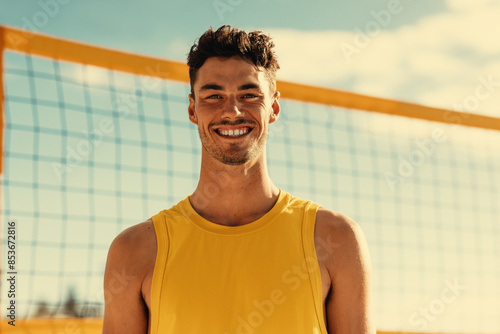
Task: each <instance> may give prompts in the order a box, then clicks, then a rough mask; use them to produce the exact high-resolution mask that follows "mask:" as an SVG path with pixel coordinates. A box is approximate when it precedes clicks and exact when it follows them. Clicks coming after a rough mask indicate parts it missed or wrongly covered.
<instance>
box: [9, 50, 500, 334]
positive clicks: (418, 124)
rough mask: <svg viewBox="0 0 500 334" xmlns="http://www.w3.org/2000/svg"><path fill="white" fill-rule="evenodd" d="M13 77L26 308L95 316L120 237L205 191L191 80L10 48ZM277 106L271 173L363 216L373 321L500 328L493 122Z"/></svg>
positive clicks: (14, 172) (12, 216) (12, 163)
mask: <svg viewBox="0 0 500 334" xmlns="http://www.w3.org/2000/svg"><path fill="white" fill-rule="evenodd" d="M4 82H5V123H6V127H5V131H4V171H3V175H2V180H1V182H2V196H1V198H2V204H1V205H2V207H1V208H2V221H3V226H4V227H5V226H6V224H5V222H6V221H11V220H15V221H16V222H17V225H18V231H17V234H18V241H17V249H18V261H17V267H18V273H19V276H18V290H19V294H18V296H17V303H18V317H20V318H32V317H59V316H69V317H100V316H102V312H103V295H104V292H103V289H102V279H103V273H104V266H105V260H106V254H107V250H108V248H109V245H110V243H111V241H112V239H113V238H114V237H115V236H116V235H117V234H118V233H119V232H120V231H122V230H123V229H125V228H126V227H128V226H131V225H134V224H136V223H139V222H141V221H144V220H146V219H147V218H149V217H151V215H153V214H156V213H157V212H158V211H160V210H163V209H165V208H169V207H170V206H171V205H173V204H175V203H177V202H178V201H180V200H182V199H183V198H185V196H186V195H187V194H189V193H191V192H192V191H193V189H194V188H195V187H196V184H197V180H198V175H199V168H200V152H201V145H200V141H199V137H198V133H197V129H196V127H195V126H194V125H192V124H191V123H190V122H189V121H188V118H187V102H188V101H187V95H188V93H189V86H188V85H187V84H183V83H177V82H174V81H169V80H160V79H156V78H152V77H145V76H138V75H132V74H125V73H122V72H118V71H112V70H105V69H101V68H97V67H92V66H87V65H82V64H74V63H66V62H59V61H57V60H48V59H42V58H37V57H32V56H29V55H23V54H17V53H11V52H6V53H5V70H4ZM281 106H282V113H281V116H280V119H279V121H278V122H276V123H274V124H272V125H271V126H270V133H269V140H268V148H267V149H268V166H269V170H270V174H271V178H272V179H273V181H274V183H275V184H276V185H277V186H278V187H280V188H282V189H284V190H286V191H288V192H291V193H292V194H294V195H296V196H298V197H302V198H307V199H312V200H314V201H315V202H317V203H319V204H321V205H323V206H325V207H327V208H329V209H332V210H335V211H339V212H342V213H344V214H347V215H348V216H350V217H351V218H352V219H353V220H355V221H356V222H357V223H358V224H359V225H360V226H361V227H362V229H363V231H364V233H365V236H366V238H367V241H368V245H369V249H370V255H371V260H372V266H373V293H374V301H373V303H374V310H375V317H376V320H377V328H379V329H383V330H394V331H430V332H471V333H472V332H474V333H477V332H481V333H494V332H498V329H499V328H500V318H499V317H498V309H500V287H499V284H498V277H500V262H499V261H498V258H499V256H500V245H499V243H498V240H499V238H500V227H499V224H498V220H499V217H500V216H499V208H498V203H500V201H499V200H500V198H499V197H500V196H499V188H500V176H499V175H498V170H500V161H499V160H498V157H497V156H496V153H497V152H498V150H499V148H500V133H499V132H498V131H492V130H483V129H476V128H470V127H463V126H460V125H459V124H460V121H461V120H460V119H459V118H458V119H455V120H454V123H452V124H443V123H434V122H427V121H422V120H417V119H410V118H403V117H398V116H391V115H385V114H379V113H373V112H366V111H360V110H349V109H343V108H337V107H330V106H324V105H318V104H311V103H305V102H298V101H295V100H289V99H282V100H281ZM2 232H4V231H2ZM2 235H3V237H2V245H3V252H2V254H6V253H5V252H6V237H5V234H2ZM2 260H4V259H2ZM5 280H6V274H5V271H4V272H3V273H2V277H1V281H2V282H4V281H5ZM6 295H7V293H6V286H5V285H3V291H2V297H4V296H6ZM5 300H6V298H2V302H4V301H5ZM4 306H5V305H2V316H4V317H5V316H6V312H5V307H4Z"/></svg>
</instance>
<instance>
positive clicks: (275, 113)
mask: <svg viewBox="0 0 500 334" xmlns="http://www.w3.org/2000/svg"><path fill="white" fill-rule="evenodd" d="M279 98H280V92H278V91H276V92H275V93H274V95H273V104H272V105H271V115H269V124H271V123H274V122H276V121H277V120H278V118H279V116H280V111H281V107H280V104H279V102H278V100H279Z"/></svg>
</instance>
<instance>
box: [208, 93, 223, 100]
mask: <svg viewBox="0 0 500 334" xmlns="http://www.w3.org/2000/svg"><path fill="white" fill-rule="evenodd" d="M220 98H221V96H220V95H217V94H214V95H210V96H207V97H206V99H207V100H208V99H220Z"/></svg>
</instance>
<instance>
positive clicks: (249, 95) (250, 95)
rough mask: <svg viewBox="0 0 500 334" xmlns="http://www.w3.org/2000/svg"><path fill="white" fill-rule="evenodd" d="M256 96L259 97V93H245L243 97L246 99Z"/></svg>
mask: <svg viewBox="0 0 500 334" xmlns="http://www.w3.org/2000/svg"><path fill="white" fill-rule="evenodd" d="M254 97H257V95H254V94H245V95H243V98H245V99H251V98H254Z"/></svg>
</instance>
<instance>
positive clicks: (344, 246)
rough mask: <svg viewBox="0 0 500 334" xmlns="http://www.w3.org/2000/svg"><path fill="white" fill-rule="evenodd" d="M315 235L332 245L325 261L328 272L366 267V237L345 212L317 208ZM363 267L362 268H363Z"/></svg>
mask: <svg viewBox="0 0 500 334" xmlns="http://www.w3.org/2000/svg"><path fill="white" fill-rule="evenodd" d="M316 229H317V235H318V236H319V237H320V238H322V239H323V240H324V241H326V243H327V244H329V245H333V246H334V247H333V246H332V247H331V248H333V249H334V251H332V252H331V253H330V257H329V259H328V261H327V263H329V266H328V268H329V269H331V270H330V273H331V274H333V273H339V272H341V271H343V270H348V269H349V268H353V266H354V267H357V268H358V270H359V269H365V270H366V269H368V268H367V267H369V263H368V262H369V254H368V247H367V244H366V238H365V235H364V233H363V230H362V229H361V227H360V226H359V225H358V224H357V223H356V222H355V221H354V220H352V219H351V218H350V217H348V216H347V215H345V214H342V213H339V212H336V211H332V210H328V209H326V208H324V207H320V208H319V209H318V213H317V215H316ZM363 267H364V268H363Z"/></svg>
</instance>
